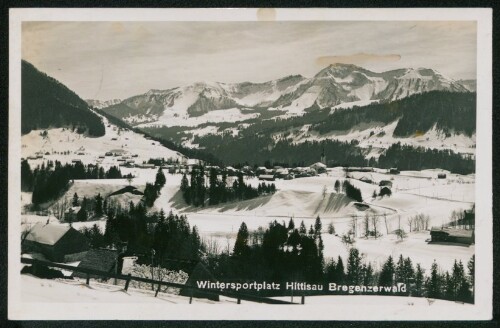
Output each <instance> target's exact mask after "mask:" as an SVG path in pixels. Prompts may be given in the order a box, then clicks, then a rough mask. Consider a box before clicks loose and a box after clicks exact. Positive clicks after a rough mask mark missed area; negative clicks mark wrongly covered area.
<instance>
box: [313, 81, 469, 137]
mask: <svg viewBox="0 0 500 328" xmlns="http://www.w3.org/2000/svg"><path fill="white" fill-rule="evenodd" d="M397 119H399V121H398V124H397V126H396V129H395V130H394V136H396V137H408V136H413V135H415V134H423V133H425V132H427V131H429V130H430V129H432V128H433V127H434V125H435V126H436V128H437V129H438V130H440V131H442V132H444V133H447V134H449V133H451V132H455V133H463V134H465V135H467V136H471V135H472V134H473V133H475V132H476V93H459V92H447V91H433V92H428V93H424V94H419V95H413V96H410V97H408V98H404V99H401V100H397V101H393V102H386V103H380V104H371V105H367V106H364V107H354V108H350V109H341V110H337V111H335V112H334V113H333V114H331V115H329V116H328V117H327V118H326V119H325V120H324V121H322V122H320V123H316V124H314V125H313V127H312V129H313V130H316V131H318V132H320V133H321V134H324V133H328V132H331V131H344V130H349V129H351V128H352V127H354V126H356V125H358V124H361V123H380V125H381V126H383V125H386V124H388V123H390V122H393V121H395V120H397Z"/></svg>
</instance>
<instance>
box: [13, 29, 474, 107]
mask: <svg viewBox="0 0 500 328" xmlns="http://www.w3.org/2000/svg"><path fill="white" fill-rule="evenodd" d="M476 50H477V49H476V23H475V22H466V21H462V22H458V21H446V22H433V21H427V22H426V21H418V22H410V21H400V22H397V21H385V22H384V21H379V22H361V21H302V22H292V21H286V22H277V21H267V22H266V21H260V22H23V25H22V58H23V59H24V60H27V61H29V62H30V63H32V64H33V65H35V67H37V68H38V69H39V70H41V71H42V72H44V73H46V74H48V75H50V76H52V77H54V78H56V79H57V80H59V81H60V82H61V83H63V84H65V85H66V86H67V87H68V88H70V89H71V90H73V91H75V92H76V93H77V94H78V95H79V96H80V97H81V98H83V99H99V100H108V99H116V98H119V99H125V98H128V97H131V96H134V95H138V94H142V93H145V92H147V91H148V90H150V89H169V88H173V87H177V86H183V85H188V84H191V83H194V82H198V81H205V82H226V83H235V82H245V81H250V82H265V81H269V80H273V79H278V78H282V77H285V76H288V75H295V74H301V75H303V76H305V77H312V76H314V75H315V74H316V73H318V72H319V71H320V70H321V69H322V68H324V67H326V66H328V65H329V64H332V63H349V64H355V65H358V66H362V67H364V68H367V69H369V70H372V71H375V72H382V71H387V70H391V69H397V68H407V67H413V68H418V67H426V68H432V69H435V70H437V71H439V72H441V73H442V74H443V75H445V76H448V77H450V78H453V79H475V78H476Z"/></svg>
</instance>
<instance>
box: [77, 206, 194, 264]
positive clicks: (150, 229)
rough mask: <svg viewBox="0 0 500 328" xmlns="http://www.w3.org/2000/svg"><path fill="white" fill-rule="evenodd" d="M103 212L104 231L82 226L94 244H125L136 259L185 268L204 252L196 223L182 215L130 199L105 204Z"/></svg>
mask: <svg viewBox="0 0 500 328" xmlns="http://www.w3.org/2000/svg"><path fill="white" fill-rule="evenodd" d="M106 216H107V218H106V227H105V231H104V232H102V231H101V229H99V227H98V226H97V225H94V226H93V227H90V228H83V229H82V232H83V233H84V234H85V235H86V236H87V237H88V238H89V241H90V244H91V247H93V248H101V247H114V248H118V249H121V246H122V245H124V244H126V245H127V254H134V255H137V256H138V257H139V260H138V263H142V264H148V265H151V266H158V267H164V268H169V269H171V270H185V271H187V269H188V267H190V266H192V265H193V263H194V264H196V263H198V262H199V261H200V259H201V256H202V254H203V253H204V249H203V244H202V241H201V238H200V236H199V233H198V230H197V228H196V226H194V227H192V228H191V227H190V225H189V223H188V221H187V218H186V216H184V215H180V216H179V215H174V214H173V213H172V212H170V213H169V214H168V215H166V214H165V212H163V210H161V211H160V212H153V213H148V211H147V208H146V206H145V205H144V204H142V203H141V202H139V203H138V204H137V205H134V204H133V203H132V202H131V203H130V205H129V208H128V209H122V208H119V207H108V208H107V214H106Z"/></svg>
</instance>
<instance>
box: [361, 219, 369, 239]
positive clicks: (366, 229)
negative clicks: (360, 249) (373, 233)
mask: <svg viewBox="0 0 500 328" xmlns="http://www.w3.org/2000/svg"><path fill="white" fill-rule="evenodd" d="M363 227H364V229H365V231H364V233H365V238H368V236H370V217H369V216H368V213H366V214H365V217H364V218H363Z"/></svg>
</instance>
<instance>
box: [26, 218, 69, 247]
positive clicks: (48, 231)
mask: <svg viewBox="0 0 500 328" xmlns="http://www.w3.org/2000/svg"><path fill="white" fill-rule="evenodd" d="M70 229H71V227H69V226H65V225H59V224H44V223H41V222H39V223H37V224H35V226H34V227H33V228H32V229H31V231H30V232H29V234H28V236H27V237H26V240H30V241H34V242H37V243H40V244H46V245H54V244H55V243H57V242H58V241H59V239H61V238H62V237H63V236H64V235H65V234H66V233H67V232H68V231H69V230H70Z"/></svg>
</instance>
